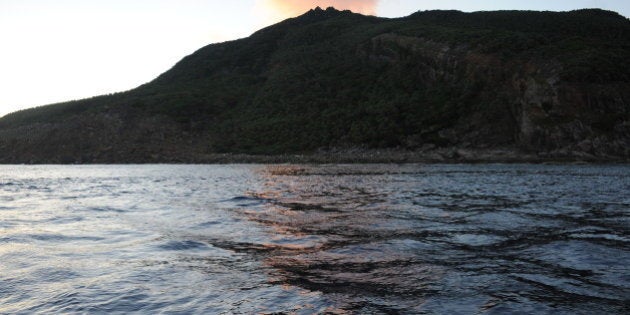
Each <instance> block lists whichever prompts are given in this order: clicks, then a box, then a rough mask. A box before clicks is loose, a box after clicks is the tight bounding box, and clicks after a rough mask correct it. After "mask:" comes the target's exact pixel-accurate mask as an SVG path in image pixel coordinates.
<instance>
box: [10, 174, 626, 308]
mask: <svg viewBox="0 0 630 315" xmlns="http://www.w3.org/2000/svg"><path fill="white" fill-rule="evenodd" d="M629 313H630V166H629V165H534V164H532V165H528V164H474V165H471V164H462V165H457V164H448V165H446V164H445V165H439V164H429V165H426V164H401V165H397V164H351V165H341V164H339V165H337V164H327V165H292V164H281V165H65V166H60V165H35V166H32V165H31V166H28V165H2V166H0V314H629Z"/></svg>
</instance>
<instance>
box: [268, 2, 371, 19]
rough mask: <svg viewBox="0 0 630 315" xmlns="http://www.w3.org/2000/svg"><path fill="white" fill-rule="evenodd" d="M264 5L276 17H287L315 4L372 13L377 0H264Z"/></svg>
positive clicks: (304, 10)
mask: <svg viewBox="0 0 630 315" xmlns="http://www.w3.org/2000/svg"><path fill="white" fill-rule="evenodd" d="M263 3H264V6H265V7H266V8H267V9H271V11H274V13H275V15H276V16H277V17H282V18H288V17H294V16H298V15H300V14H302V13H304V12H306V11H308V10H310V9H313V8H315V7H317V6H319V7H321V8H324V9H325V8H327V7H335V9H338V10H351V11H352V12H356V13H361V14H368V15H374V14H376V5H377V4H378V0H264V2H263Z"/></svg>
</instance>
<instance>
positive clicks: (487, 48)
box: [0, 8, 630, 163]
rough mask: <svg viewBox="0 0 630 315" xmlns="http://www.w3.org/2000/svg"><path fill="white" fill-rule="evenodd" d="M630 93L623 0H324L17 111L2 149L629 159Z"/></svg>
mask: <svg viewBox="0 0 630 315" xmlns="http://www.w3.org/2000/svg"><path fill="white" fill-rule="evenodd" d="M42 53H44V52H42ZM121 76H124V73H121ZM33 93H37V91H33ZM629 104H630V21H629V20H628V19H627V18H625V17H623V16H621V15H619V14H617V13H614V12H610V11H603V10H597V9H589V10H577V11H571V12H533V11H496V12H474V13H463V12H459V11H424V12H417V13H414V14H412V15H410V16H408V17H404V18H397V19H386V18H378V17H372V16H363V15H360V14H355V13H352V12H350V11H337V10H335V9H333V8H329V9H326V10H322V9H319V8H318V9H314V10H311V11H309V12H307V13H305V14H304V15H302V16H299V17H297V18H293V19H288V20H285V21H283V22H280V23H278V24H275V25H273V26H270V27H267V28H265V29H262V30H260V31H258V32H256V33H254V34H253V35H251V36H250V37H248V38H244V39H239V40H235V41H230V42H224V43H218V44H211V45H208V46H206V47H203V48H201V49H199V50H198V51H196V52H194V53H193V54H191V55H189V56H187V57H185V58H184V59H182V60H181V61H180V62H179V63H177V64H176V65H175V66H174V67H173V68H172V69H170V70H168V71H167V72H165V73H164V74H162V75H161V76H159V77H158V78H156V79H155V80H153V81H152V82H149V83H147V84H145V85H142V86H140V87H138V88H136V89H134V90H131V91H128V92H124V93H118V94H113V95H106V96H99V97H94V98H90V99H85V100H80V101H72V102H67V103H61V104H53V105H48V106H42V107H38V108H34V109H29V110H24V111H20V112H16V113H12V114H9V115H7V116H5V117H3V118H2V119H0V163H74V162H79V163H112V162H118V163H124V162H171V161H179V162H200V161H201V162H203V161H207V160H208V159H209V157H210V156H212V155H213V154H216V153H246V154H288V153H300V154H304V153H312V152H318V151H319V152H321V151H322V150H323V151H326V150H342V151H343V150H356V149H357V148H360V149H361V150H367V149H379V148H396V149H398V150H408V151H411V152H420V153H427V154H428V153H430V152H446V151H449V150H450V151H452V150H459V151H458V152H466V151H467V152H473V151H474V152H482V151H488V152H490V151H493V150H504V151H505V150H508V151H510V152H514V154H530V155H534V156H540V157H544V158H549V159H564V158H571V159H585V160H615V159H617V160H619V159H620V160H625V161H627V160H628V159H630V105H629ZM420 153H419V154H420ZM457 156H458V155H457V154H455V155H449V156H447V158H448V157H451V158H457ZM459 156H461V154H459Z"/></svg>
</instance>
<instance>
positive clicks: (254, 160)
mask: <svg viewBox="0 0 630 315" xmlns="http://www.w3.org/2000/svg"><path fill="white" fill-rule="evenodd" d="M241 163H242V164H283V163H296V164H297V163H315V164H330V163H436V164H438V163H446V164H449V163H470V164H474V163H534V164H540V163H561V164H598V163H612V164H626V163H630V159H628V158H625V157H616V156H594V155H591V154H588V153H584V152H565V151H552V152H525V151H523V150H519V149H512V148H507V149H460V148H439V149H433V150H415V151H412V150H402V149H360V148H355V149H332V150H319V151H317V152H314V153H304V154H280V155H252V154H236V153H209V154H198V153H189V154H186V153H181V154H169V155H168V156H167V155H161V154H147V155H146V156H142V155H141V156H135V157H131V158H120V157H119V158H109V159H99V158H97V159H93V160H81V159H77V160H72V159H69V158H66V159H64V160H58V159H54V158H37V159H35V158H33V159H31V160H29V161H6V160H5V161H0V164H241Z"/></svg>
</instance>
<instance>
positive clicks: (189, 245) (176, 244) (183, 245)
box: [158, 240, 208, 251]
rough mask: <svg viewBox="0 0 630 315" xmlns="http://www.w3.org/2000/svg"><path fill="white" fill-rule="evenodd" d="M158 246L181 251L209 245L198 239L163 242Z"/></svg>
mask: <svg viewBox="0 0 630 315" xmlns="http://www.w3.org/2000/svg"><path fill="white" fill-rule="evenodd" d="M158 247H159V248H160V249H163V250H169V251H179V250H191V249H199V248H205V247H208V245H207V244H204V243H201V242H197V241H191V240H185V241H169V242H167V243H166V244H162V245H160V246H158Z"/></svg>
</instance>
